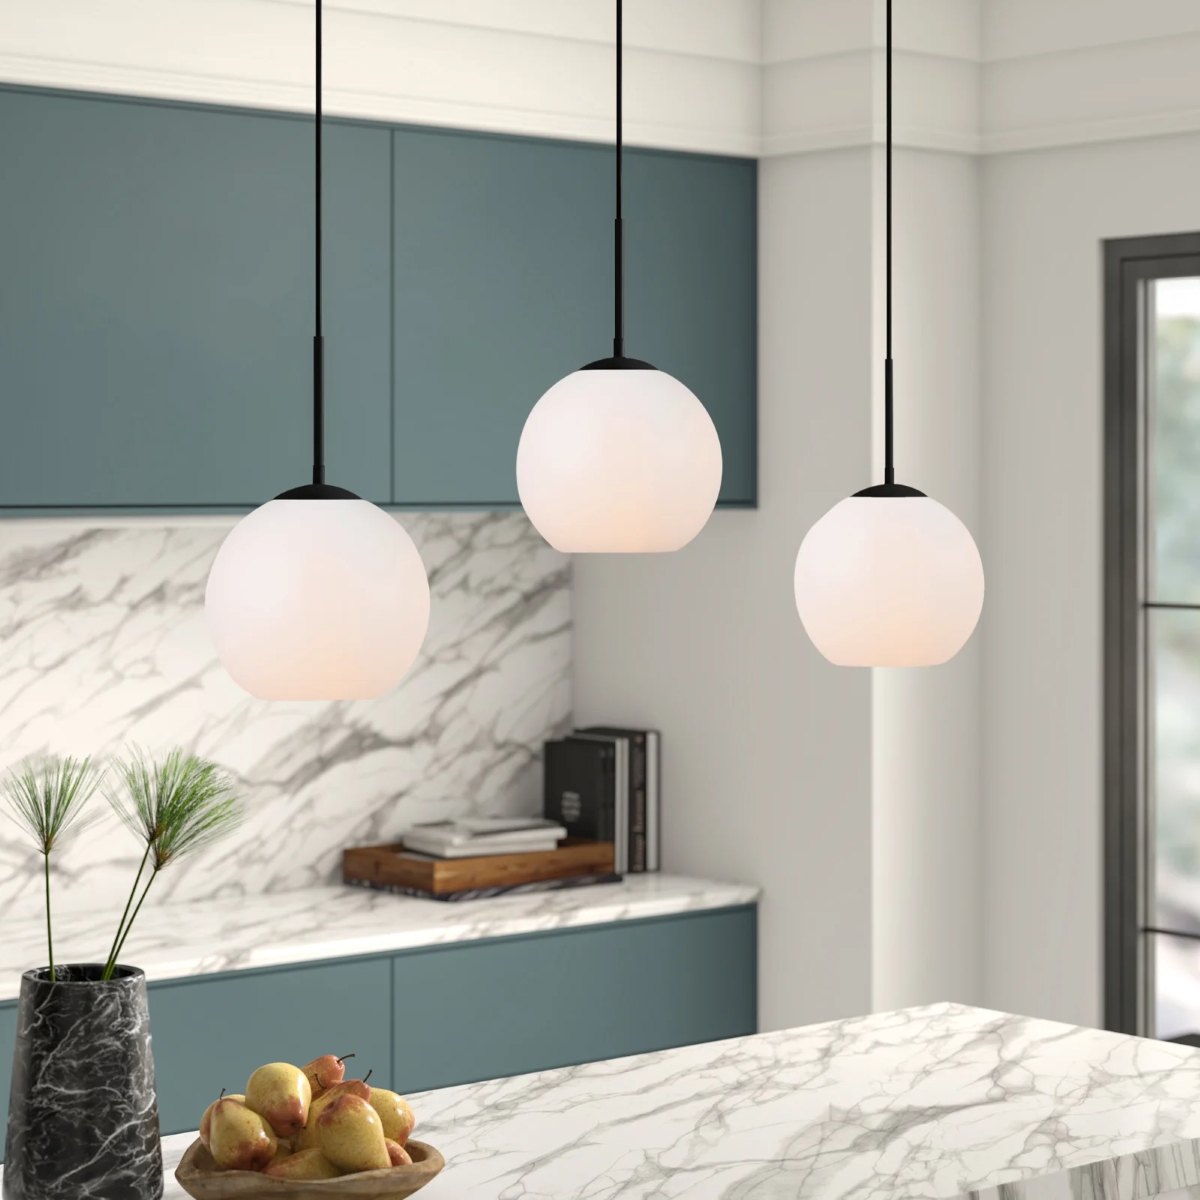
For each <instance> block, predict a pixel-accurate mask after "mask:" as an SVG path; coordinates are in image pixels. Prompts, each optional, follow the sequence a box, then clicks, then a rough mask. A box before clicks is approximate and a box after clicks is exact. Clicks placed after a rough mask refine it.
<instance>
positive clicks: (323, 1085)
mask: <svg viewBox="0 0 1200 1200" xmlns="http://www.w3.org/2000/svg"><path fill="white" fill-rule="evenodd" d="M353 1057H354V1055H353V1054H343V1055H342V1057H341V1058H336V1057H335V1056H334V1055H332V1054H322V1055H321V1057H320V1058H314V1059H313V1060H312V1062H308V1063H305V1064H304V1066H302V1067H301V1068H300V1070H302V1071H303V1072H304V1074H305V1075H306V1076H307V1078H308V1083H309V1086H310V1087H311V1088H312V1094H313V1099H314V1100H315V1099H316V1098H317V1097H318V1096H319V1095H320V1094H321V1093H322V1092H324V1091H327V1090H328V1089H329V1088H331V1087H333V1085H334V1084H335V1083H341V1082H342V1080H343V1079H345V1077H346V1059H348V1058H353Z"/></svg>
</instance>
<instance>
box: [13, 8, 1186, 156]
mask: <svg viewBox="0 0 1200 1200" xmlns="http://www.w3.org/2000/svg"><path fill="white" fill-rule="evenodd" d="M326 4H327V7H328V13H327V20H326V41H327V55H326V86H327V90H326V107H327V109H328V111H329V112H330V114H331V115H335V116H345V117H355V118H362V119H367V120H372V119H374V120H383V121H392V122H397V123H413V124H422V125H434V126H445V127H452V128H468V129H480V130H486V131H489V132H498V133H513V134H523V135H528V136H540V137H561V138H567V139H572V140H584V141H601V142H607V141H609V140H610V139H611V137H612V127H613V114H612V42H611V38H612V30H611V8H610V7H609V6H608V5H607V4H604V3H600V2H599V0H326ZM626 8H627V19H626V33H627V37H626V41H627V47H628V49H627V54H626V65H627V70H626V135H627V138H628V140H629V142H630V143H631V144H634V145H643V146H658V147H662V148H665V149H674V150H688V151H698V152H711V153H720V154H734V155H747V156H762V157H772V156H775V155H787V154H801V153H808V152H813V151H822V150H830V149H836V148H839V147H857V146H866V145H873V144H879V143H881V142H882V140H883V133H884V130H883V68H884V64H883V55H882V46H883V40H884V25H883V12H884V0H630V3H628V4H627V6H626ZM311 16H312V4H311V0H154V3H152V4H147V3H146V0H104V3H103V4H98V3H96V0H7V2H6V3H4V4H0V79H3V80H5V81H7V82H10V83H19V84H27V85H33V86H48V87H56V88H64V89H76V90H86V91H98V92H109V93H121V94H129V95H139V96H150V97H156V98H160V99H167V100H180V101H195V102H199V103H208V104H229V105H238V106H248V107H254V108H264V109H274V110H281V111H289V112H308V111H310V110H311V105H312V82H311V79H312V64H311V53H312V42H311V39H312V28H311ZM896 47H897V56H896V64H895V83H896V110H895V111H896V140H897V144H899V145H901V146H906V147H912V148H921V149H929V150H938V151H945V152H950V153H958V154H1001V153H1012V152H1015V151H1021V150H1032V149H1045V148H1048V147H1052V146H1067V145H1080V144H1086V143H1089V142H1097V141H1111V140H1117V139H1122V138H1141V137H1154V136H1162V135H1168V134H1178V133H1184V132H1191V131H1195V130H1200V71H1196V70H1195V66H1194V64H1195V63H1196V62H1198V61H1200V4H1198V3H1196V0H1138V3H1137V4H1136V5H1134V4H1130V3H1129V2H1128V0H903V3H902V4H901V5H900V6H899V10H898V13H897V22H896Z"/></svg>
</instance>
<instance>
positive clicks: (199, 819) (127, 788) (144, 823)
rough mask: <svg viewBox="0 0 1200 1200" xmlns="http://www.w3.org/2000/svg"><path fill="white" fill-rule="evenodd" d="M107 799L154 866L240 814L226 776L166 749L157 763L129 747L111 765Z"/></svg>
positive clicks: (236, 821) (209, 837) (223, 830)
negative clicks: (113, 781) (113, 779)
mask: <svg viewBox="0 0 1200 1200" xmlns="http://www.w3.org/2000/svg"><path fill="white" fill-rule="evenodd" d="M116 773H117V776H118V778H119V783H120V786H119V787H113V788H110V789H108V792H107V795H108V801H109V803H110V804H111V805H112V807H113V808H114V809H115V811H116V813H117V815H118V816H119V817H120V818H121V820H122V821H124V822H125V824H126V825H127V826H128V827H129V829H131V830H132V831H133V833H135V834H136V835H137V836H138V838H139V839H140V840H141V841H142V842H144V843H145V845H146V846H147V847H148V848H149V850H150V855H151V861H152V865H153V868H154V870H155V871H161V870H162V869H163V867H165V866H167V864H168V863H172V862H174V861H175V860H176V859H180V858H183V857H184V856H185V855H187V854H191V853H193V852H194V851H196V850H199V849H201V848H203V847H204V846H207V845H209V844H210V843H211V842H215V841H216V840H217V839H218V838H221V837H224V836H225V834H227V833H229V832H231V831H232V830H233V829H235V828H236V827H237V826H238V825H240V824H241V822H242V820H243V819H244V813H243V811H242V807H241V804H240V802H239V801H238V799H237V797H236V795H235V794H234V791H233V786H232V783H231V781H230V779H229V777H228V776H227V775H226V774H225V773H224V772H223V771H222V770H221V769H220V767H218V766H217V765H216V763H213V762H209V761H208V760H207V759H203V758H199V757H197V756H196V755H194V754H185V753H184V751H183V750H181V749H178V748H177V749H175V750H172V751H171V752H170V753H169V754H168V755H167V756H166V757H165V758H164V759H162V760H160V761H159V762H154V761H152V760H151V759H150V758H149V757H148V756H147V755H146V754H144V753H143V752H141V751H135V752H134V753H133V755H132V756H131V757H130V758H129V759H128V760H127V761H125V762H121V763H118V764H117V767H116Z"/></svg>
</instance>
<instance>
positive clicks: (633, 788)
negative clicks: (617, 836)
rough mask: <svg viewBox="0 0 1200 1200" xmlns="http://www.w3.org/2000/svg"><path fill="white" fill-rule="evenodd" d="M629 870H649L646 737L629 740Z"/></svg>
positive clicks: (638, 734) (641, 734) (638, 736)
mask: <svg viewBox="0 0 1200 1200" xmlns="http://www.w3.org/2000/svg"><path fill="white" fill-rule="evenodd" d="M629 808H630V823H629V870H630V871H631V872H634V873H637V874H640V873H641V872H643V871H646V870H648V869H649V866H648V864H649V857H648V855H647V853H646V850H647V846H646V833H647V826H646V735H645V734H644V733H636V734H634V735H633V737H631V738H630V739H629Z"/></svg>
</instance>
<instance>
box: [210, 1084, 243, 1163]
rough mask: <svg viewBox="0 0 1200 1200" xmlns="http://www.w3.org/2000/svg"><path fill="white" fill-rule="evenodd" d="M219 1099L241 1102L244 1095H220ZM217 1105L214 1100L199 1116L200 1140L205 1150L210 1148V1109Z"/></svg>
mask: <svg viewBox="0 0 1200 1200" xmlns="http://www.w3.org/2000/svg"><path fill="white" fill-rule="evenodd" d="M219 1099H221V1100H240V1101H241V1102H242V1103H243V1104H245V1103H246V1097H245V1096H242V1095H234V1096H226V1095H221V1096H220V1097H219ZM216 1107H217V1101H216V1100H214V1101H213V1102H212V1103H211V1104H210V1105H209V1106H208V1107H207V1108H206V1109H205V1110H204V1116H202V1117H201V1118H200V1140H201V1142H203V1143H204V1148H205V1150H209V1149H211V1147H210V1146H209V1144H208V1131H209V1124H210V1122H211V1121H212V1110H213V1109H214V1108H216Z"/></svg>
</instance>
